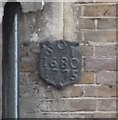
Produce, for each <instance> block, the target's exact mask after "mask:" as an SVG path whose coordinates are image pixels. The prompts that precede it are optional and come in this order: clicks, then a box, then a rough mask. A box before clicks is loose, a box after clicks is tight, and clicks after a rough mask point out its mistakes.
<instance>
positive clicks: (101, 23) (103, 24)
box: [97, 18, 117, 29]
mask: <svg viewBox="0 0 118 120" xmlns="http://www.w3.org/2000/svg"><path fill="white" fill-rule="evenodd" d="M116 23H117V18H109V19H108V18H101V19H98V24H97V28H98V29H116Z"/></svg>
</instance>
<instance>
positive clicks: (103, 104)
mask: <svg viewBox="0 0 118 120" xmlns="http://www.w3.org/2000/svg"><path fill="white" fill-rule="evenodd" d="M98 110H100V111H116V99H109V100H98Z"/></svg>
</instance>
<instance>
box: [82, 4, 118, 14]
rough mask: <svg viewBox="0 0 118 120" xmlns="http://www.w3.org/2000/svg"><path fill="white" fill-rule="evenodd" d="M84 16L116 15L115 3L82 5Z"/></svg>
mask: <svg viewBox="0 0 118 120" xmlns="http://www.w3.org/2000/svg"><path fill="white" fill-rule="evenodd" d="M84 7H85V8H84V16H116V5H115V4H114V5H113V4H112V5H110V4H109V5H102V4H100V5H94V4H93V5H87V6H84Z"/></svg>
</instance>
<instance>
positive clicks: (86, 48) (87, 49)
mask: <svg viewBox="0 0 118 120" xmlns="http://www.w3.org/2000/svg"><path fill="white" fill-rule="evenodd" d="M80 49H81V54H82V56H85V57H86V56H93V53H94V47H93V46H92V45H88V44H84V45H80Z"/></svg>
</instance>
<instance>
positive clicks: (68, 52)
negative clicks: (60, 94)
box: [40, 40, 82, 88]
mask: <svg viewBox="0 0 118 120" xmlns="http://www.w3.org/2000/svg"><path fill="white" fill-rule="evenodd" d="M40 53H41V55H40V75H41V77H42V79H43V80H45V81H46V82H48V83H49V84H52V85H54V86H55V87H57V88H62V87H64V86H66V85H69V84H73V83H75V82H76V81H78V80H79V77H80V73H81V67H82V58H81V53H80V47H79V43H78V42H70V41H64V40H59V41H53V42H51V41H44V42H42V43H41V52H40Z"/></svg>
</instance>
